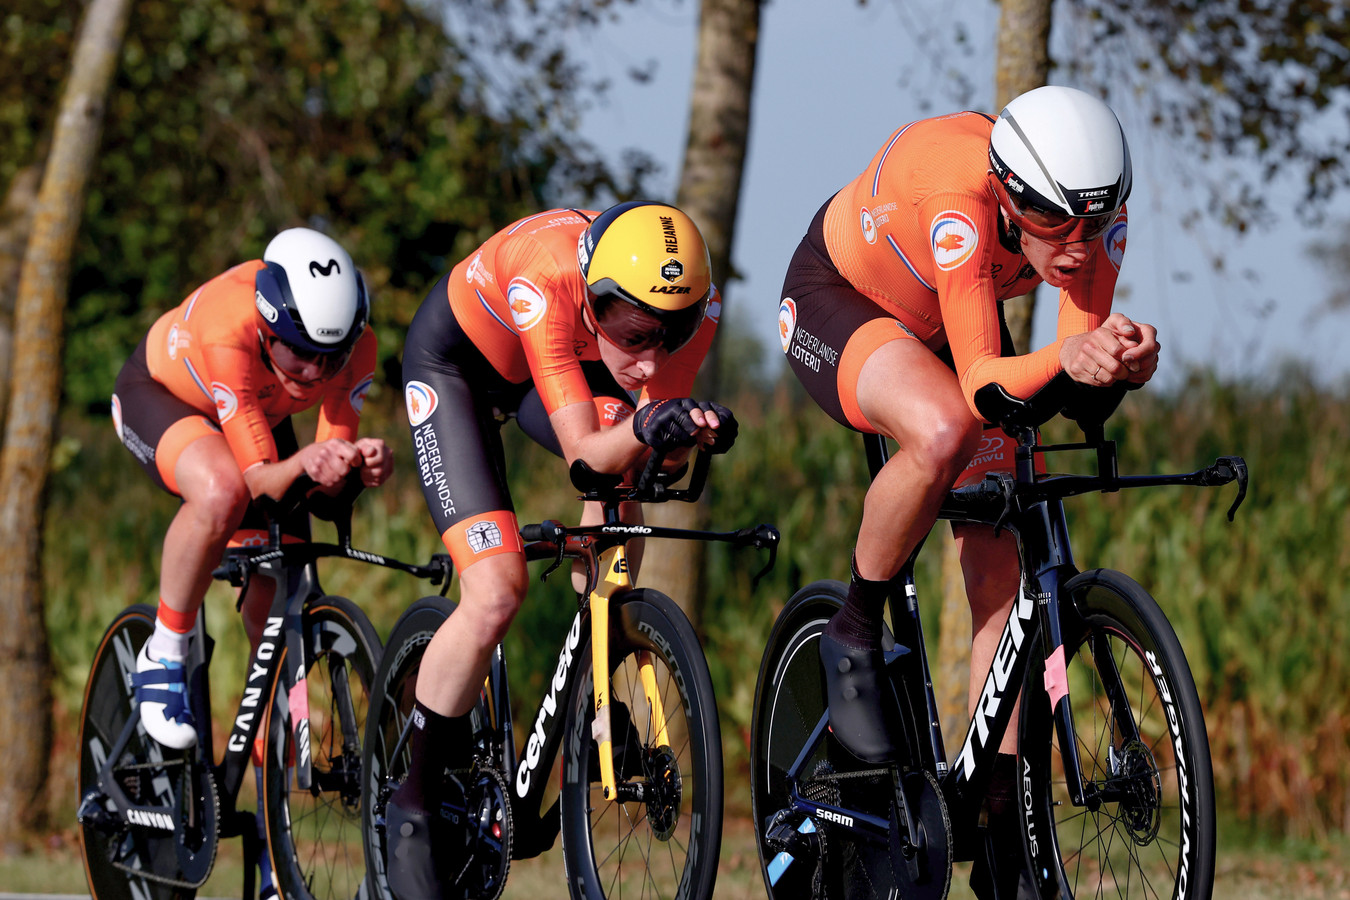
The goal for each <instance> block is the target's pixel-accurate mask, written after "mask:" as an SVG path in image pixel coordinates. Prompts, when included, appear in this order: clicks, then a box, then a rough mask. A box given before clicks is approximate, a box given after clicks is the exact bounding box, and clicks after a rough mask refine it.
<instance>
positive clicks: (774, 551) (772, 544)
mask: <svg viewBox="0 0 1350 900" xmlns="http://www.w3.org/2000/svg"><path fill="white" fill-rule="evenodd" d="M743 533H745V534H746V536H747V537H751V538H753V540H752V541H751V545H752V546H753V547H754V548H755V549H756V550H763V549H764V548H765V547H767V548H768V549H769V561H768V562H767V563H765V564H764V568H762V569H760V570H759V571H758V572H756V573H755V576H754V578H752V579H750V590H752V591H753V590H754V589H755V588H757V587H759V582H760V579H762V578H763V577H764V576H765V575H768V574H769V573H770V572H772V571H773V567H774V563H776V562H777V561H778V541H779V539H780V538H781V535H780V534H779V533H778V529H777V528H775V527H773V526H772V525H757V526H755V527H754V528H747V529H744V530H743Z"/></svg>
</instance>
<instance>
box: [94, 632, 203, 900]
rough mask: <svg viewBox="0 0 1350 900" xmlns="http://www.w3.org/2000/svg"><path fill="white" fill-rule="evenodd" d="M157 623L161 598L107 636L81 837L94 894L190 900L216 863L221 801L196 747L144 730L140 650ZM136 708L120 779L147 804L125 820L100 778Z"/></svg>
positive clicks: (118, 764)
mask: <svg viewBox="0 0 1350 900" xmlns="http://www.w3.org/2000/svg"><path fill="white" fill-rule="evenodd" d="M154 629H155V610H154V608H153V607H150V606H144V605H137V606H132V607H129V608H127V609H126V610H124V611H123V612H122V613H120V614H119V615H118V616H117V618H116V619H114V620H113V622H112V624H111V625H110V626H109V627H108V630H107V632H106V633H105V634H104V635H103V640H102V641H101V642H100V643H99V646H98V650H97V651H96V652H95V654H94V661H93V665H92V666H91V667H90V670H89V683H88V684H87V685H86V687H85V694H84V707H83V709H82V710H81V713H80V781H79V790H80V826H81V827H80V844H81V847H82V849H83V853H84V867H85V874H86V875H87V876H88V879H89V891H90V893H91V894H92V895H93V897H94V898H96V900H190V898H192V897H194V896H195V895H196V889H197V887H199V886H200V885H202V884H203V883H205V881H206V879H207V877H208V876H209V875H210V873H211V867H212V865H213V863H214V862H215V852H216V844H217V840H218V833H217V825H218V823H217V815H218V811H217V806H216V793H215V782H214V781H213V780H212V778H211V773H210V771H209V769H207V768H206V767H205V766H202V765H200V764H198V763H197V762H196V760H195V754H196V752H197V751H196V750H195V749H194V750H189V751H187V752H178V751H173V750H168V749H166V748H165V747H163V746H162V745H161V744H159V742H157V741H155V740H154V739H152V738H151V737H150V736H149V735H147V734H146V733H145V730H144V729H143V728H142V727H141V725H140V722H139V714H138V713H136V712H135V710H134V709H133V707H132V688H131V676H132V674H133V673H134V672H135V671H136V655H137V654H138V653H139V652H140V649H141V645H142V644H144V643H145V642H146V641H147V640H148V639H149V637H150V635H151V633H153V632H154ZM132 716H136V717H137V718H136V721H135V722H134V723H133V725H132V729H133V731H132V733H131V736H130V740H129V741H128V743H127V744H126V746H125V748H124V749H123V750H122V752H121V753H119V754H118V757H117V759H116V760H115V761H114V764H113V766H112V770H111V776H112V781H113V782H114V783H115V784H116V785H117V786H118V787H120V788H121V790H122V791H123V792H124V793H125V795H126V798H127V802H128V803H129V804H130V806H134V807H138V808H142V809H143V810H148V811H144V812H141V813H140V814H138V819H139V822H137V823H135V824H129V823H127V822H124V821H122V820H121V817H120V816H119V815H118V810H117V808H116V804H115V802H114V800H113V799H112V797H111V796H109V794H108V793H106V792H105V791H103V790H102V789H101V788H100V785H99V772H100V770H101V769H102V768H103V766H104V764H105V763H106V762H107V761H108V759H109V754H110V753H111V752H112V751H113V750H114V747H115V745H116V744H117V742H118V740H119V739H120V738H121V736H122V734H123V732H124V730H125V729H126V727H127V724H128V721H130V720H131V717H132Z"/></svg>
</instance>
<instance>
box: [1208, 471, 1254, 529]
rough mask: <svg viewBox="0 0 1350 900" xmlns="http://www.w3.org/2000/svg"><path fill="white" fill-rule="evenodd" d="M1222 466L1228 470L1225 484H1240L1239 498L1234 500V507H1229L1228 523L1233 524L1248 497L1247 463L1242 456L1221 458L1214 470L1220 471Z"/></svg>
mask: <svg viewBox="0 0 1350 900" xmlns="http://www.w3.org/2000/svg"><path fill="white" fill-rule="evenodd" d="M1220 466H1222V467H1224V468H1226V469H1227V470H1228V471H1227V472H1226V473H1225V474H1226V475H1227V476H1228V477H1227V478H1225V479H1224V480H1225V482H1228V481H1237V483H1238V492H1237V497H1235V498H1234V499H1233V505H1232V506H1230V507H1228V521H1230V522H1231V521H1233V517H1234V516H1235V515H1237V510H1238V507H1239V506H1241V505H1242V501H1243V500H1244V499H1246V497H1247V461H1246V460H1245V459H1243V458H1242V457H1241V456H1221V457H1219V458H1218V459H1217V460H1216V461H1215V463H1214V468H1215V469H1218V468H1219V467H1220Z"/></svg>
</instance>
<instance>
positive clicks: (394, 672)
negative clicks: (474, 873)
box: [361, 597, 455, 900]
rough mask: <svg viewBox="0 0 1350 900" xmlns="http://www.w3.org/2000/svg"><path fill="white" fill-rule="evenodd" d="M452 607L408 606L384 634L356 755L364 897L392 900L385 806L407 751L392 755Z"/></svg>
mask: <svg viewBox="0 0 1350 900" xmlns="http://www.w3.org/2000/svg"><path fill="white" fill-rule="evenodd" d="M454 609H455V604H454V603H453V602H451V601H450V600H446V599H445V598H443V597H423V598H422V599H421V600H418V601H417V602H416V603H414V604H413V605H412V606H410V607H408V609H407V610H406V611H405V612H404V613H403V615H402V616H400V617H399V620H398V622H397V623H395V625H394V630H393V631H392V632H390V634H389V643H388V648H387V651H386V652H385V654H384V658H383V659H382V660H381V662H380V667H379V670H378V671H377V672H376V675H375V682H374V683H375V688H374V692H373V693H372V695H371V703H370V716H369V719H368V720H367V723H366V733H365V745H364V747H363V748H362V755H361V768H362V771H363V772H365V773H366V776H365V778H364V782H363V784H362V786H361V810H362V814H363V817H364V827H363V828H362V845H363V847H364V849H365V858H366V872H367V873H368V875H367V888H368V890H369V892H370V893H369V896H371V897H375V898H379V900H394V895H393V893H392V892H391V891H390V890H389V880H388V878H387V877H386V875H385V872H386V866H385V863H386V859H387V849H386V844H385V833H384V808H385V804H386V803H387V802H388V801H389V796H390V795H391V794H392V793H393V792H394V789H395V788H397V787H398V785H399V783H400V782H401V781H402V780H403V776H404V775H405V774H406V773H407V770H408V752H409V751H408V749H407V748H406V747H404V748H403V750H402V751H401V752H400V753H399V754H398V755H397V756H395V753H394V751H395V749H396V747H397V745H398V739H399V736H400V735H401V734H402V732H403V726H404V724H405V723H406V722H407V721H408V716H409V715H410V714H411V712H412V706H413V700H414V699H415V698H414V690H415V688H416V686H417V672H418V669H419V668H420V667H421V664H422V654H423V653H425V652H426V648H427V644H429V643H431V638H432V636H433V635H435V634H436V629H438V628H439V627H440V626H441V623H442V622H444V621H445V620H446V619H447V618H448V617H449V616H450V614H451V613H452V612H453V611H454Z"/></svg>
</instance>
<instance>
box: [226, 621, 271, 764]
mask: <svg viewBox="0 0 1350 900" xmlns="http://www.w3.org/2000/svg"><path fill="white" fill-rule="evenodd" d="M281 622H282V619H281V616H268V618H267V624H266V625H264V626H263V636H262V641H261V642H259V644H258V652H257V654H255V655H254V657H253V668H252V670H251V671H250V672H249V673H248V682H247V683H246V684H245V685H244V697H243V699H242V700H240V701H239V710H240V711H239V715H237V716H235V718H234V729H233V730H232V731H231V732H230V740H229V743H228V744H227V746H228V747H229V750H230V752H231V753H243V752H244V751H245V750H247V749H248V733H249V729H251V728H252V727H253V717H254V716H255V715H257V713H258V706H259V704H260V703H261V701H262V691H263V682H265V681H266V680H267V666H264V665H259V663H269V662H271V661H272V660H273V658H275V657H276V654H277V645H278V644H279V643H280V641H279V638H280V637H281Z"/></svg>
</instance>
